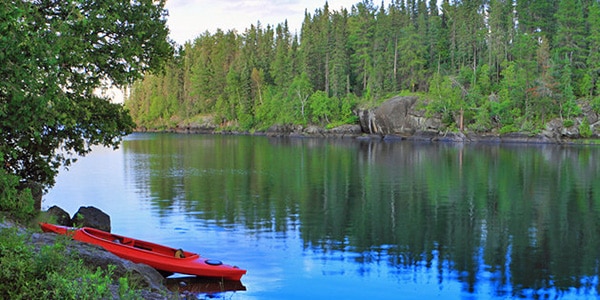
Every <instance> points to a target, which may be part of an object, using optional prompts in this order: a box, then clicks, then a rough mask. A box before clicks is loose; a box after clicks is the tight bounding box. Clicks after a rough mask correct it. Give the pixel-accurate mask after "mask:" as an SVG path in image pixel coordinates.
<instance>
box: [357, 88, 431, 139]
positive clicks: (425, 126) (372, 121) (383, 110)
mask: <svg viewBox="0 0 600 300" xmlns="http://www.w3.org/2000/svg"><path fill="white" fill-rule="evenodd" d="M418 99H419V98H418V97H416V96H408V97H400V96H398V97H394V98H391V99H389V100H387V101H385V102H384V103H383V104H381V106H379V107H378V108H375V109H368V110H362V111H359V112H357V115H358V117H359V120H360V126H361V128H362V131H363V132H365V133H369V134H374V133H376V134H380V135H383V136H387V135H390V136H399V137H411V136H413V135H415V133H418V132H431V131H435V132H439V130H440V128H441V127H442V123H441V120H440V119H439V118H437V117H430V118H428V117H426V116H425V110H423V109H421V108H420V107H419V105H417V104H418V102H419V101H418ZM427 135H429V134H427ZM416 138H417V139H421V137H416Z"/></svg>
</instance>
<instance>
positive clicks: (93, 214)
mask: <svg viewBox="0 0 600 300" xmlns="http://www.w3.org/2000/svg"><path fill="white" fill-rule="evenodd" d="M72 221H73V225H75V226H80V227H92V228H96V229H100V230H102V231H106V232H110V216H109V215H107V214H106V213H105V212H103V211H101V210H100V209H98V208H96V207H93V206H87V207H83V206H82V207H80V208H79V210H78V211H77V212H76V213H75V215H74V216H73V219H72Z"/></svg>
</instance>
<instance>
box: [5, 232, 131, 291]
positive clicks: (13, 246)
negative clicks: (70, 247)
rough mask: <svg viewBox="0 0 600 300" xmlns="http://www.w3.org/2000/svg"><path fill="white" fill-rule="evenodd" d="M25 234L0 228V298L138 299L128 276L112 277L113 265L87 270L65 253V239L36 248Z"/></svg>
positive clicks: (82, 264) (72, 255)
mask: <svg viewBox="0 0 600 300" xmlns="http://www.w3.org/2000/svg"><path fill="white" fill-rule="evenodd" d="M28 236H29V233H22V232H18V230H17V228H14V227H11V228H0V265H1V266H2V268H0V298H1V299H82V300H83V299H112V298H115V297H117V298H119V299H142V297H141V295H140V294H139V292H137V291H136V290H134V289H131V288H130V286H129V280H128V278H125V277H120V278H115V276H113V271H114V269H115V267H114V266H109V267H108V269H106V270H103V269H100V268H97V269H90V268H89V267H87V266H86V265H85V264H84V263H83V262H82V260H80V259H79V258H77V256H76V254H68V252H67V251H66V246H67V244H68V243H69V242H70V240H68V238H66V237H65V238H64V239H58V240H57V242H56V243H55V244H53V245H46V246H42V247H41V248H40V249H39V251H36V250H35V249H34V247H33V246H32V245H30V244H29V243H27V242H26V240H27V238H28Z"/></svg>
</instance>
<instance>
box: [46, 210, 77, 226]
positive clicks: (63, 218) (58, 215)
mask: <svg viewBox="0 0 600 300" xmlns="http://www.w3.org/2000/svg"><path fill="white" fill-rule="evenodd" d="M46 213H47V214H48V216H50V217H53V218H54V219H55V220H56V221H55V223H56V224H58V225H63V226H69V227H71V226H73V221H72V220H71V216H70V215H69V213H68V212H66V211H65V210H64V209H62V208H60V207H58V206H56V205H54V206H52V207H50V208H48V211H47V212H46Z"/></svg>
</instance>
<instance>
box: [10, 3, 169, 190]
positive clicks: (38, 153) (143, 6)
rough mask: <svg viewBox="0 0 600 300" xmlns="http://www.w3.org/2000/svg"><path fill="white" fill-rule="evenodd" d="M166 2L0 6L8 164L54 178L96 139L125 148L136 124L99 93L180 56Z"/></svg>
mask: <svg viewBox="0 0 600 300" xmlns="http://www.w3.org/2000/svg"><path fill="white" fill-rule="evenodd" d="M164 3H165V1H164V0H160V1H154V0H131V1H121V0H104V1H95V0H69V1H64V0H10V1H3V2H2V3H1V4H0V32H2V35H1V36H0V140H1V141H2V142H1V144H0V163H1V166H2V168H1V169H0V170H2V172H3V173H4V172H5V173H6V174H11V175H12V176H18V177H19V178H20V179H21V180H27V181H35V182H39V183H41V184H43V185H44V186H45V187H49V186H52V185H53V183H54V178H55V176H56V174H57V172H58V169H59V168H60V166H62V165H69V164H70V163H71V162H72V161H73V159H74V158H73V157H74V155H85V154H86V153H88V152H89V151H90V150H91V146H93V145H99V144H101V145H105V146H113V147H116V146H118V144H119V142H120V139H121V137H122V136H123V135H125V134H127V133H129V132H131V130H132V129H133V126H134V123H133V122H132V119H131V117H130V115H129V113H128V112H127V111H126V110H125V109H124V107H123V106H122V105H120V104H113V103H110V102H109V100H108V99H105V98H103V97H102V96H99V95H97V93H95V92H94V91H95V90H96V89H97V88H100V87H102V86H105V85H106V84H107V83H108V84H114V85H117V86H122V85H125V84H130V83H132V82H134V81H135V80H137V79H140V78H141V77H142V75H143V74H144V73H145V72H147V71H150V70H157V69H158V68H160V67H161V66H162V65H163V63H164V60H165V58H167V57H170V56H171V55H172V47H171V44H170V43H169V42H168V40H167V35H168V29H167V28H166V25H165V23H166V17H167V12H166V10H165V9H164Z"/></svg>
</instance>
